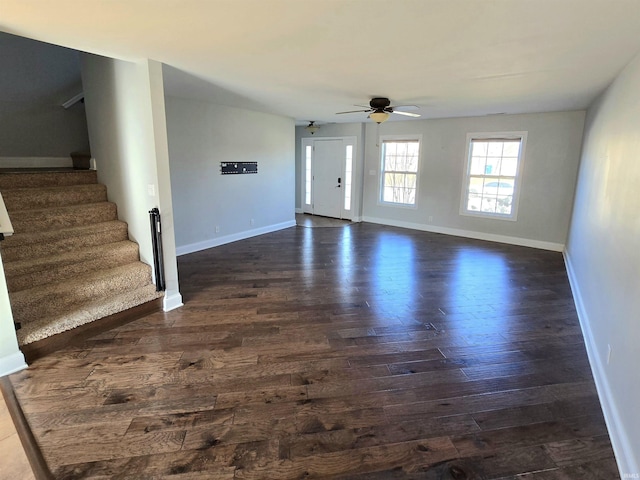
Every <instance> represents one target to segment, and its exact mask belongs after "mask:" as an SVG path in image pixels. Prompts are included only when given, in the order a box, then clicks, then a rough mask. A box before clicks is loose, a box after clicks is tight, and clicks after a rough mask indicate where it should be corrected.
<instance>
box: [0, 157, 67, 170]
mask: <svg viewBox="0 0 640 480" xmlns="http://www.w3.org/2000/svg"><path fill="white" fill-rule="evenodd" d="M72 167H73V160H72V159H71V157H0V168H72Z"/></svg>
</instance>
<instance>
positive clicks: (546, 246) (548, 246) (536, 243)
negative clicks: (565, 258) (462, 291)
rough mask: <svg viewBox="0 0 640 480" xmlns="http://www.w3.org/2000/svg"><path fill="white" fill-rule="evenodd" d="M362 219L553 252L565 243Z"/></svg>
mask: <svg viewBox="0 0 640 480" xmlns="http://www.w3.org/2000/svg"><path fill="white" fill-rule="evenodd" d="M362 221H363V222H369V223H377V224H380V225H389V226H391V227H401V228H410V229H412V230H421V231H423V232H431V233H443V234H445V235H453V236H455V237H465V238H473V239H476V240H486V241H489V242H497V243H508V244H510V245H518V246H521V247H531V248H539V249H541V250H551V251H553V252H562V251H563V250H564V245H563V244H562V243H553V242H544V241H541V240H532V239H529V238H521V237H510V236H507V235H496V234H493V233H484V232H474V231H471V230H461V229H458V228H448V227H438V226H436V225H427V224H423V223H412V222H403V221H398V220H389V219H386V218H376V217H368V216H364V217H362Z"/></svg>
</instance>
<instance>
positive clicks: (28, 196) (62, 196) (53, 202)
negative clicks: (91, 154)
mask: <svg viewBox="0 0 640 480" xmlns="http://www.w3.org/2000/svg"><path fill="white" fill-rule="evenodd" d="M2 198H3V200H4V204H5V206H6V207H7V211H8V212H9V215H11V213H12V212H14V211H17V210H32V209H42V208H54V207H63V206H67V205H83V204H89V203H98V202H106V201H107V188H106V187H105V186H104V185H99V184H97V183H96V184H92V185H81V186H74V187H56V188H55V189H48V190H40V191H33V189H17V190H5V191H4V192H2Z"/></svg>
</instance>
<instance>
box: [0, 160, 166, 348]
mask: <svg viewBox="0 0 640 480" xmlns="http://www.w3.org/2000/svg"><path fill="white" fill-rule="evenodd" d="M0 193H2V197H3V198H4V202H5V205H6V207H7V211H8V212H9V216H10V218H11V223H12V224H13V229H14V231H15V233H14V235H13V236H11V237H7V238H6V239H5V240H4V241H2V242H0V252H1V253H2V260H3V262H4V269H5V275H6V278H7V286H8V290H9V298H10V300H11V308H12V310H13V317H14V321H15V322H17V323H20V325H21V328H20V329H19V330H18V331H17V335H18V342H19V343H20V344H21V345H26V344H29V343H32V342H36V341H39V340H42V339H45V338H47V337H50V336H52V335H56V334H58V333H62V332H65V331H67V330H70V329H72V328H75V327H78V326H80V325H84V324H86V323H88V322H92V321H94V320H97V319H100V318H104V317H107V316H109V315H113V314H116V313H119V312H122V311H125V310H127V309H130V308H133V307H135V306H138V305H141V304H143V303H146V302H149V301H152V300H155V299H157V298H159V297H161V296H162V293H161V292H156V288H155V286H154V285H153V284H152V283H151V267H150V266H149V265H146V264H145V263H142V262H140V260H139V255H138V245H137V244H136V243H134V242H131V241H129V239H128V233H127V225H126V223H124V222H121V221H119V220H118V217H117V213H116V205H115V204H113V203H110V202H108V201H107V190H106V187H105V186H104V185H100V184H98V183H97V177H96V172H95V171H91V170H77V171H65V172H16V173H0Z"/></svg>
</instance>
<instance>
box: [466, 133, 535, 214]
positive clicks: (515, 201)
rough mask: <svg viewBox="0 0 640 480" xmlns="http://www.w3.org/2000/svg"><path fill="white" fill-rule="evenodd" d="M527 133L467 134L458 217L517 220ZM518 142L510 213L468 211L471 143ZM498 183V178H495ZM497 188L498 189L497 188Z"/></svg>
mask: <svg viewBox="0 0 640 480" xmlns="http://www.w3.org/2000/svg"><path fill="white" fill-rule="evenodd" d="M527 133H528V132H526V131H511V132H473V133H468V134H467V144H466V155H465V159H464V169H463V175H462V188H461V193H460V215H463V216H467V217H476V218H488V219H494V220H507V221H511V222H515V221H517V219H518V206H519V203H520V191H521V185H522V176H523V170H524V169H523V166H524V160H525V154H526V147H527ZM500 139H503V140H520V150H519V155H518V164H517V167H516V174H515V177H513V179H514V182H513V197H512V200H511V213H510V214H509V215H506V214H503V213H492V212H482V211H475V210H468V209H467V205H468V201H469V180H470V177H472V176H477V175H471V153H472V148H471V146H472V142H474V141H483V140H489V141H490V140H500ZM496 179H497V181H498V182H500V176H497V177H496ZM498 188H499V187H498Z"/></svg>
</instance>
